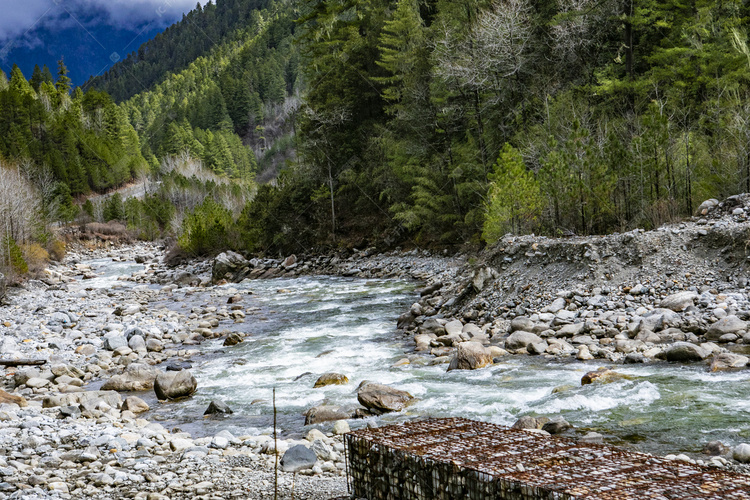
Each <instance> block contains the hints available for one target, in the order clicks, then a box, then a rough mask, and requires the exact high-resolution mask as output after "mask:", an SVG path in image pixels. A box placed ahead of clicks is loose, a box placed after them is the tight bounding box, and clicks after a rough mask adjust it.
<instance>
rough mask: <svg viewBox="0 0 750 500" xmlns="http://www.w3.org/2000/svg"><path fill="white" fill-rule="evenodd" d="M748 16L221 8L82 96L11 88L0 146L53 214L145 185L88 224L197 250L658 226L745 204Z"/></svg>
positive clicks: (615, 9)
mask: <svg viewBox="0 0 750 500" xmlns="http://www.w3.org/2000/svg"><path fill="white" fill-rule="evenodd" d="M748 9H750V7H747V6H746V5H745V4H744V3H743V2H740V1H738V0H730V1H724V2H709V1H701V0H692V1H689V2H684V1H677V0H669V1H666V2H656V1H652V0H604V1H602V0H544V1H534V2H532V1H530V0H494V1H488V0H460V1H445V0H398V1H386V0H366V1H354V0H333V1H331V0H329V1H322V0H303V1H301V2H291V1H289V0H276V1H261V0H223V1H222V0H218V1H217V3H216V4H215V5H214V4H213V3H209V4H208V5H207V6H206V7H203V8H197V9H196V10H194V11H193V12H191V13H190V14H187V15H186V16H185V18H184V19H183V20H182V21H181V22H180V23H177V24H176V25H175V26H173V27H171V28H170V29H168V30H166V31H165V32H164V33H162V34H161V35H159V36H158V37H157V38H156V39H154V40H153V41H151V42H149V43H147V44H145V45H144V46H143V47H141V48H140V49H139V50H138V51H136V52H135V53H133V54H131V55H130V56H129V57H128V58H127V59H126V60H124V61H122V62H120V63H118V64H116V65H115V66H113V67H112V69H111V70H110V71H109V72H108V73H107V74H106V75H104V76H103V77H100V78H96V79H93V80H91V81H90V82H89V83H88V84H87V86H86V87H87V88H89V89H90V90H88V91H86V92H83V91H82V90H80V89H75V90H74V91H73V92H70V89H69V80H67V77H66V76H65V68H64V66H63V65H61V67H60V71H59V74H58V76H57V78H56V79H55V80H54V81H53V78H52V76H51V74H50V72H49V71H41V70H40V71H38V72H36V71H35V73H34V75H33V76H32V78H31V80H29V81H27V80H26V79H25V78H24V77H23V75H21V74H20V71H17V69H14V71H13V74H11V75H10V79H9V80H8V79H7V78H4V75H2V77H0V111H1V112H2V119H0V155H2V157H3V158H4V159H5V160H7V161H8V162H10V163H13V164H15V165H19V166H20V167H21V168H20V169H16V170H18V171H19V172H21V173H22V175H24V176H25V178H26V179H27V181H29V182H31V184H32V185H33V186H34V188H35V189H37V191H38V192H39V193H41V194H40V196H41V197H42V199H43V202H41V203H40V207H43V208H44V207H47V208H46V210H47V213H51V212H50V208H49V207H54V209H55V213H54V215H52V216H51V217H52V219H55V220H59V219H62V220H66V219H67V220H70V219H71V218H72V217H73V216H74V215H75V212H76V207H75V206H74V205H73V204H72V197H76V196H83V195H86V194H88V193H90V192H99V193H101V192H106V191H107V190H109V189H111V188H114V187H118V186H121V185H122V184H123V183H125V182H127V181H130V180H132V179H134V178H136V177H138V176H141V177H142V178H146V177H148V178H149V179H150V180H149V182H150V183H151V184H150V185H151V186H154V188H153V189H151V190H150V191H148V193H146V194H147V195H148V196H149V197H150V198H149V200H150V201H149V203H150V204H151V205H149V206H150V207H151V208H147V207H145V205H143V206H140V205H138V203H145V201H144V200H145V198H143V199H142V200H141V201H131V202H130V205H129V208H128V206H126V203H125V201H126V200H119V201H118V200H117V199H115V200H114V201H111V200H105V201H102V203H109V204H110V205H111V206H110V207H109V209H107V210H104V208H103V205H102V206H99V207H94V206H93V204H91V203H89V205H88V206H87V207H86V210H84V212H83V213H84V214H86V215H87V216H88V217H89V218H93V219H97V220H99V219H107V218H109V217H110V216H112V217H114V216H116V218H122V219H125V220H127V221H128V222H129V224H130V226H131V227H132V228H134V229H135V230H137V232H138V233H139V234H141V235H142V236H144V237H148V238H155V237H160V236H170V237H172V238H174V240H175V241H177V242H178V245H179V246H180V248H181V249H182V251H184V252H187V253H191V254H206V253H213V252H217V251H220V250H222V249H225V248H232V249H235V250H239V251H244V252H255V253H273V254H279V253H282V254H283V253H288V252H308V251H314V250H322V249H326V248H331V247H341V246H356V247H365V246H373V245H374V246H377V247H379V248H381V249H386V248H391V247H393V246H396V245H403V244H406V245H427V246H433V247H457V246H461V245H466V244H469V245H480V244H484V243H492V242H494V241H496V240H497V239H498V238H500V237H501V236H502V235H504V234H505V233H507V232H513V233H517V234H518V233H529V232H535V233H543V234H549V235H562V234H601V233H607V232H612V231H622V230H626V229H629V228H632V227H647V228H649V227H654V226H657V225H660V224H662V223H663V222H666V221H669V220H674V219H677V218H679V217H682V216H684V215H686V214H690V213H692V212H693V210H694V209H695V208H696V206H697V205H698V204H699V203H700V202H702V201H703V200H705V199H707V198H712V197H716V198H724V197H726V196H729V195H732V194H735V193H738V192H742V191H750V126H749V125H750V123H749V121H750V104H748V103H749V102H750V99H749V98H750V95H748V94H749V93H750V91H749V90H748V89H750V86H749V85H748V84H749V83H750V48H748V35H747V30H748V24H749V23H748V20H749V19H750V18H748V13H749V10H748ZM204 35H206V36H204ZM138 82H140V83H138ZM141 84H143V85H141ZM94 87H96V88H100V89H105V90H107V91H109V92H111V93H112V95H113V96H114V98H115V100H116V101H119V102H120V103H119V104H115V103H114V102H113V100H112V99H111V98H110V97H109V96H108V95H107V94H105V93H103V92H101V91H99V90H93V88H94ZM176 163H179V164H181V165H189V167H185V168H181V169H177V170H175V168H172V167H170V166H169V165H175V164H176ZM14 171H15V170H14ZM182 171H184V172H191V173H190V174H188V175H184V173H179V172H182ZM175 172H178V173H175ZM255 179H257V180H258V181H260V185H259V186H257V188H256V185H255V182H256V181H255ZM180 190H183V194H181V195H177V194H176V193H178V192H180ZM201 196H202V198H201ZM170 197H171V198H170ZM173 199H184V200H190V201H189V202H186V203H182V204H179V206H178V207H177V209H176V210H169V209H166V208H164V207H165V206H166V205H169V204H170V203H171V202H170V200H173ZM249 200H252V201H249ZM82 201H83V198H79V202H80V203H82ZM157 201H158V203H157ZM80 203H79V204H80ZM120 204H122V209H123V210H119V208H120V206H119V205H120ZM137 205H138V206H137ZM60 207H62V208H60ZM126 212H127V213H126ZM128 214H129V215H128ZM144 221H145V222H144ZM193 235H195V236H193ZM215 235H216V236H217V237H215V238H214V237H213V236H215Z"/></svg>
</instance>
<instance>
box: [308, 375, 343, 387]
mask: <svg viewBox="0 0 750 500" xmlns="http://www.w3.org/2000/svg"><path fill="white" fill-rule="evenodd" d="M348 383H349V377H347V376H346V375H342V374H340V373H334V372H328V373H324V374H323V375H321V376H320V377H318V380H316V381H315V385H314V386H313V387H314V388H318V387H325V386H327V385H346V384H348Z"/></svg>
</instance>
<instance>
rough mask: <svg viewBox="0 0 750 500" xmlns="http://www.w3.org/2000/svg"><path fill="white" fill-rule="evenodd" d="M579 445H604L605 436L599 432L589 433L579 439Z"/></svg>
mask: <svg viewBox="0 0 750 500" xmlns="http://www.w3.org/2000/svg"><path fill="white" fill-rule="evenodd" d="M578 442H579V443H584V444H604V436H602V435H601V434H599V433H598V432H593V431H591V432H588V433H586V435H585V436H583V437H581V438H579V439H578Z"/></svg>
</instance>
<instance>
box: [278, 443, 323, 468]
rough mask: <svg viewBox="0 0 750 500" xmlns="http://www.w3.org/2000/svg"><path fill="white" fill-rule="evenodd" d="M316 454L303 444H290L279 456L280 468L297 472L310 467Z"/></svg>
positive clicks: (314, 460)
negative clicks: (282, 454)
mask: <svg viewBox="0 0 750 500" xmlns="http://www.w3.org/2000/svg"><path fill="white" fill-rule="evenodd" d="M317 461H318V456H317V455H316V454H315V452H314V451H313V450H311V449H310V448H308V447H307V446H305V445H303V444H298V445H295V446H292V447H291V448H289V449H288V450H286V452H285V453H284V456H283V457H281V470H283V471H284V472H299V471H301V470H304V469H312V467H313V466H314V465H315V462H317Z"/></svg>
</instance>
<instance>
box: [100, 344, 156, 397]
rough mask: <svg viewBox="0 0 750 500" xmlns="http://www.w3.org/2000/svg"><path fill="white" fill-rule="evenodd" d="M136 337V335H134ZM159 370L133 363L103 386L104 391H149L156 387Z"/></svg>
mask: <svg viewBox="0 0 750 500" xmlns="http://www.w3.org/2000/svg"><path fill="white" fill-rule="evenodd" d="M133 338H135V337H133ZM158 373H159V371H158V370H157V369H156V368H152V367H150V366H148V365H146V364H143V363H131V364H129V365H128V367H127V368H126V369H125V371H124V372H123V373H121V374H119V375H115V376H113V377H112V378H110V379H109V380H107V381H106V382H104V385H103V386H102V390H103V391H120V392H123V391H127V392H129V391H148V390H150V389H152V388H153V387H154V381H155V380H156V375H157V374H158Z"/></svg>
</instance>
